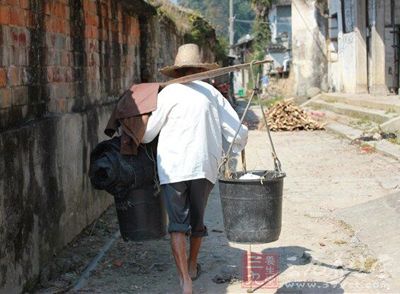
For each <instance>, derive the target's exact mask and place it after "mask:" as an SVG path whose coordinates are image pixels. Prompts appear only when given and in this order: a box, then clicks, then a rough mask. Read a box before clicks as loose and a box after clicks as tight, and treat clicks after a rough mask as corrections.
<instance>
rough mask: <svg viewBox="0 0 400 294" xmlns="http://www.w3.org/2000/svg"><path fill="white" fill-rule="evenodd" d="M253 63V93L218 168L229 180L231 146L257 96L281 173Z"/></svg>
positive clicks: (275, 164)
mask: <svg viewBox="0 0 400 294" xmlns="http://www.w3.org/2000/svg"><path fill="white" fill-rule="evenodd" d="M255 62H256V60H253V61H252V62H251V63H250V76H251V80H252V82H253V91H252V93H251V96H250V99H249V101H248V102H247V105H246V108H245V109H244V112H243V114H242V117H241V119H240V125H239V128H238V129H237V131H236V133H235V136H234V137H233V140H232V142H231V143H230V145H229V148H228V151H227V152H226V154H225V155H224V156H223V158H222V161H221V163H220V165H219V167H218V170H219V173H220V174H221V173H223V174H225V178H230V176H231V173H230V171H229V160H230V156H231V152H232V148H233V144H234V143H235V140H236V138H237V136H238V134H239V131H240V129H241V127H242V123H243V121H244V118H245V116H246V114H247V112H248V110H249V108H250V105H251V102H252V101H253V98H254V97H255V96H257V99H258V103H259V105H260V108H261V113H262V116H263V119H264V123H265V126H266V129H267V135H268V139H269V143H270V144H271V150H272V151H271V153H272V158H273V161H274V166H275V171H277V172H278V173H279V174H281V173H282V167H281V162H280V161H279V159H278V156H277V154H276V151H275V147H274V143H273V142H272V137H271V133H270V129H269V126H268V121H267V118H266V116H265V112H264V107H263V105H262V103H261V98H260V96H259V94H260V89H259V87H258V83H259V75H260V74H259V73H258V74H257V79H255V77H254V63H255ZM223 168H224V169H223ZM222 169H223V170H222ZM261 179H263V177H261Z"/></svg>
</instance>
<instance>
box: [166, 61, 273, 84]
mask: <svg viewBox="0 0 400 294" xmlns="http://www.w3.org/2000/svg"><path fill="white" fill-rule="evenodd" d="M267 62H272V60H270V59H265V60H261V61H256V62H253V63H252V64H253V66H254V65H259V64H264V63H267ZM250 65H251V63H243V64H237V65H232V66H226V67H221V68H217V69H213V70H208V71H204V72H200V73H196V74H192V75H187V76H184V77H181V78H177V79H173V80H170V81H168V82H164V83H160V87H166V86H168V85H170V84H185V83H190V82H193V81H198V80H204V79H211V78H215V77H218V76H222V75H224V74H228V73H230V72H233V71H238V70H241V69H244V68H246V67H250Z"/></svg>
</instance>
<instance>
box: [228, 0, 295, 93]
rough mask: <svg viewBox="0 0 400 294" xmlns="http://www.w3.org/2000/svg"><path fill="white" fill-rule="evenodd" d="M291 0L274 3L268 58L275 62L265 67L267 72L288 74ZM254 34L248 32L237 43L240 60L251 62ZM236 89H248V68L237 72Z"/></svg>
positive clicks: (267, 50) (270, 13)
mask: <svg viewBox="0 0 400 294" xmlns="http://www.w3.org/2000/svg"><path fill="white" fill-rule="evenodd" d="M291 14H292V11H291V0H280V1H277V2H276V3H275V4H273V5H272V7H271V9H270V11H269V15H268V20H269V23H270V30H271V43H270V45H269V46H268V48H266V58H270V59H272V60H273V61H274V62H273V63H271V64H269V65H267V66H266V67H265V74H268V75H275V74H279V75H280V76H288V75H289V70H290V65H291V60H292V55H291V43H292V41H291V40H292V21H291ZM253 39H254V38H253V36H251V35H249V34H247V35H245V36H243V37H241V38H240V39H239V40H238V41H237V43H236V44H235V46H234V47H235V53H236V56H237V59H238V62H240V63H243V62H249V61H250V60H249V59H250V58H251V57H250V56H251V53H252V52H251V45H252V42H253ZM234 77H235V78H234V81H235V83H234V89H235V93H238V92H239V91H240V89H244V90H245V89H246V88H247V84H248V82H249V76H248V71H247V70H242V71H241V72H238V73H235V75H234Z"/></svg>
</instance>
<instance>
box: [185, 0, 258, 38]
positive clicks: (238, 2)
mask: <svg viewBox="0 0 400 294" xmlns="http://www.w3.org/2000/svg"><path fill="white" fill-rule="evenodd" d="M178 4H179V5H181V6H184V7H187V8H190V9H193V10H196V11H198V12H199V13H201V14H202V15H203V16H204V17H205V18H206V19H207V20H208V21H210V23H211V24H212V25H213V27H214V28H215V30H216V33H217V36H218V37H219V38H224V39H226V40H227V39H228V37H227V36H228V23H229V0H223V1H220V0H178ZM233 6H234V14H235V17H236V18H237V19H242V20H254V17H255V14H254V11H253V10H252V8H251V3H250V1H243V0H234V1H233ZM251 28H252V25H251V23H239V22H236V23H235V40H237V39H239V38H240V37H242V36H243V35H246V34H248V33H250V32H251Z"/></svg>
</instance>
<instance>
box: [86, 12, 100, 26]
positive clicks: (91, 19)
mask: <svg viewBox="0 0 400 294" xmlns="http://www.w3.org/2000/svg"><path fill="white" fill-rule="evenodd" d="M85 23H86V25H89V26H95V27H98V26H99V21H98V18H97V16H96V15H87V16H86V18H85Z"/></svg>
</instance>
